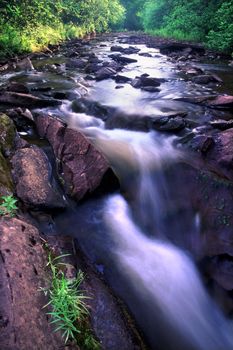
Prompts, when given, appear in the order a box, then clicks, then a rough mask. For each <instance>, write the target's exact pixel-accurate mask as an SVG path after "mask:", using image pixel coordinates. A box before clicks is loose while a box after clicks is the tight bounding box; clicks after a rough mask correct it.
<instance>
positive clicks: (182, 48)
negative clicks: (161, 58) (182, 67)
mask: <svg viewBox="0 0 233 350" xmlns="http://www.w3.org/2000/svg"><path fill="white" fill-rule="evenodd" d="M160 52H161V53H162V54H163V55H169V54H171V53H179V54H181V55H184V54H185V55H190V54H198V55H204V53H205V49H204V47H203V46H200V45H192V44H186V43H168V44H162V45H161V46H160Z"/></svg>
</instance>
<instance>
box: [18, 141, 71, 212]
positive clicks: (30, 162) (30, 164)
mask: <svg viewBox="0 0 233 350" xmlns="http://www.w3.org/2000/svg"><path fill="white" fill-rule="evenodd" d="M11 164H12V176H13V180H14V183H15V185H16V193H17V196H18V197H19V198H20V199H21V200H22V201H23V202H24V204H25V205H26V206H27V207H30V208H33V209H55V208H64V207H65V203H64V200H63V198H62V195H61V194H60V193H58V191H57V190H56V189H55V188H54V187H53V186H52V183H51V182H53V180H52V181H51V179H52V175H51V169H50V165H49V162H48V159H47V157H46V155H45V153H44V152H43V151H42V150H41V149H40V148H39V147H37V146H32V147H30V148H24V149H19V150H17V151H16V152H15V154H14V156H13V158H12V160H11Z"/></svg>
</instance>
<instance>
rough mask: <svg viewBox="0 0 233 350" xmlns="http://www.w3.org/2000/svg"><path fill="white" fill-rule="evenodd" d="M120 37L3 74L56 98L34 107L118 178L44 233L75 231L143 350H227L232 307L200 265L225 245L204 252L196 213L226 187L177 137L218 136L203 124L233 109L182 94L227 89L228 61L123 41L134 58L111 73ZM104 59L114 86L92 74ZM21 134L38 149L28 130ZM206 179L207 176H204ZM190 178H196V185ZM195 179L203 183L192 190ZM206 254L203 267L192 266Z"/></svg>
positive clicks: (230, 83) (232, 345) (201, 215)
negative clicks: (82, 141) (180, 56)
mask: <svg viewBox="0 0 233 350" xmlns="http://www.w3.org/2000/svg"><path fill="white" fill-rule="evenodd" d="M129 38H130V37H129V36H128V35H127V34H121V35H115V36H114V35H105V36H102V37H97V38H96V39H93V40H92V41H90V42H84V43H83V44H82V50H81V54H80V55H79V58H78V59H74V58H73V56H72V55H71V54H72V53H73V54H74V49H73V48H72V50H73V51H69V47H68V48H67V47H64V48H63V47H61V49H60V51H59V53H58V54H57V55H56V57H44V56H41V57H40V56H38V57H34V58H33V57H32V64H33V66H34V68H35V70H33V71H28V72H22V71H20V72H18V73H15V74H8V75H7V74H6V75H5V76H3V77H2V80H1V83H2V84H6V82H9V81H10V82H12V81H14V82H16V83H20V84H24V85H26V86H27V87H28V88H29V89H30V91H31V92H32V91H33V93H34V95H36V96H38V97H46V98H55V99H61V100H62V103H61V104H60V106H58V107H57V106H56V107H47V108H43V109H35V110H34V113H35V114H44V115H52V116H57V117H59V118H61V119H62V120H63V121H65V122H66V123H67V124H68V126H69V127H71V128H74V129H78V130H80V131H81V132H82V133H83V134H84V135H85V136H86V137H87V138H88V139H89V140H90V141H91V143H92V144H93V145H94V146H95V147H96V148H97V149H98V150H100V151H101V152H102V154H104V155H105V157H106V158H107V160H108V161H109V163H110V165H111V168H112V169H113V171H114V173H115V175H116V176H117V178H118V180H119V187H118V189H117V190H114V191H113V193H103V194H97V195H96V196H92V197H90V198H87V199H86V200H84V201H81V202H80V203H78V204H77V203H74V202H70V206H69V208H68V209H66V210H65V211H64V212H61V213H57V214H56V213H54V215H53V223H52V226H53V227H52V228H51V223H50V224H48V227H47V233H49V234H53V232H58V233H60V234H64V233H65V234H66V235H71V236H72V237H75V239H76V240H77V245H78V246H79V247H80V248H81V250H82V251H83V253H84V254H85V256H86V257H87V259H88V261H90V262H91V264H92V266H93V268H94V269H95V270H96V271H97V272H98V273H99V274H100V275H101V276H102V277H103V278H104V279H105V281H106V282H107V283H108V284H109V285H110V286H111V288H112V289H113V291H114V293H115V294H116V295H117V296H118V297H119V298H121V299H122V300H123V302H124V303H125V304H126V305H127V307H128V309H129V311H130V313H131V314H132V316H133V317H134V318H135V320H136V324H137V325H138V327H139V329H140V330H141V331H142V333H143V335H144V337H145V340H146V342H147V343H148V345H149V348H150V349H153V350H165V349H166V350H207V349H208V350H231V349H233V327H232V321H231V320H230V319H229V317H228V316H229V314H230V312H231V311H232V309H231V308H229V310H230V311H229V310H226V309H225V310H224V306H223V304H224V302H222V303H221V301H220V302H219V300H217V298H215V297H216V295H215V294H214V292H213V289H214V288H212V289H211V283H212V284H213V283H217V284H218V282H219V279H218V278H217V277H216V278H214V277H213V275H214V274H213V275H210V274H209V275H208V273H209V272H208V271H207V272H206V269H207V267H208V266H209V264H210V265H211V264H212V265H213V263H212V260H211V259H212V257H213V259H215V260H216V259H217V258H216V257H221V258H222V257H224V259H225V260H224V261H226V260H227V261H228V262H229V261H231V260H230V259H231V252H229V251H226V252H225V251H224V249H225V248H222V251H218V249H217V248H216V249H215V250H214V249H213V251H211V249H210V250H208V249H209V247H212V246H213V245H214V244H212V241H211V239H212V236H211V238H210V240H209V238H208V237H209V236H208V235H207V233H206V232H208V229H209V226H208V222H206V221H205V220H207V219H209V217H208V213H207V212H208V210H207V209H208V206H209V205H210V207H211V206H214V208H215V204H213V203H212V202H211V201H212V197H214V198H217V197H219V196H220V195H219V193H220V192H221V191H225V187H227V186H228V187H227V188H228V192H227V194H226V196H225V197H224V201H226V197H227V198H228V197H229V201H230V200H231V199H232V193H233V191H232V187H231V186H232V184H231V180H229V179H228V178H227V177H223V178H222V179H221V174H220V175H219V173H218V172H217V171H215V170H214V171H212V167H211V166H209V163H208V159H207V158H205V157H204V160H203V159H201V160H200V159H199V158H200V157H199V153H200V152H199V151H198V152H197V156H196V154H194V153H193V148H194V146H193V144H191V147H190V148H187V147H183V144H184V143H185V142H186V140H193V138H195V137H200V136H201V137H203V136H205V137H206V135H207V134H208V135H207V136H208V137H215V134H216V133H217V132H218V130H214V129H211V126H210V122H212V121H213V120H219V119H221V120H225V121H229V120H231V119H232V118H233V117H232V111H229V110H225V109H218V110H216V109H214V110H213V109H209V108H206V105H203V104H200V103H190V102H189V101H188V102H186V101H185V100H184V99H185V98H191V99H194V100H195V98H199V97H209V96H212V95H219V94H223V93H224V94H229V95H232V94H233V79H232V76H233V67H231V66H229V65H228V64H227V63H228V62H227V61H226V60H221V59H220V58H219V59H217V60H216V59H215V60H213V61H211V60H210V59H209V57H208V56H206V57H202V58H201V59H197V57H195V55H193V57H190V58H189V59H187V60H186V61H182V60H181V61H179V60H178V61H177V59H176V58H174V57H172V56H168V55H165V54H162V53H161V52H160V48H159V47H158V48H153V47H150V45H147V44H146V43H139V44H138V43H135V42H134V41H133V39H132V40H131V41H132V45H133V48H134V50H135V53H130V54H127V53H122V55H123V56H121V57H126V58H129V59H132V62H131V63H128V64H125V65H123V66H122V67H121V68H120V69H121V70H120V71H118V72H117V70H118V69H119V67H117V64H118V63H119V62H118V58H114V57H112V55H119V52H118V51H117V49H116V52H115V50H111V48H114V47H116V46H118V47H119V46H120V48H121V49H120V50H121V52H124V49H125V50H126V49H127V48H129V47H131V46H129V45H130V44H129V41H130V40H129ZM132 51H133V50H132ZM126 52H127V51H126ZM68 56H70V57H68ZM87 57H88V58H89V61H88V62H87V61H86V60H87ZM119 57H120V56H119ZM90 58H92V60H91V59H90ZM103 62H104V63H105V64H106V67H109V68H110V70H111V69H113V70H116V71H115V73H114V74H113V76H115V75H116V74H117V75H120V78H119V80H118V81H119V82H117V80H116V79H115V78H112V76H109V78H107V79H102V78H101V79H95V77H96V76H95V74H96V72H98V69H97V70H95V69H96V68H95V66H93V65H98V64H102V65H103ZM190 62H191V63H190ZM87 63H88V64H89V66H90V67H88V68H89V69H87ZM113 63H114V64H113ZM91 65H92V66H91ZM187 66H189V67H188V68H187ZM102 67H103V66H102ZM191 69H193V70H196V71H197V72H198V70H200V72H202V74H205V75H208V74H212V75H214V76H215V77H216V76H217V77H218V78H216V79H217V80H216V81H214V80H213V81H212V82H210V83H208V84H200V83H196V82H195V80H194V79H191V78H190V77H192V74H193V73H191V72H190V73H187V71H188V70H189V71H191ZM89 71H90V73H88V72H89ZM116 72H117V73H116ZM203 72H205V73H203ZM110 73H111V71H110ZM189 74H190V75H189ZM122 76H123V77H124V78H122ZM137 77H139V78H137ZM140 77H144V78H145V79H146V78H148V77H149V78H150V77H153V78H156V79H157V84H155V80H153V81H149V83H148V84H154V86H152V85H145V86H141V85H140V84H142V80H143V79H144V78H140ZM149 78H148V79H149ZM140 79H141V80H140ZM136 80H137V81H136ZM143 81H144V80H143ZM137 84H139V86H140V87H139V88H138V87H137ZM155 85H156V86H155ZM135 86H136V87H135ZM152 87H153V89H152ZM155 88H157V89H155ZM164 126H165V127H164ZM203 130H204V131H203ZM21 134H22V135H23V137H24V138H25V140H27V141H30V142H31V143H36V144H38V138H37V136H35V134H34V133H33V132H32V130H31V129H29V130H28V131H26V132H25V131H22V133H21ZM183 140H185V141H183ZM185 144H186V143H185ZM42 146H43V145H42ZM212 173H213V174H212ZM210 174H211V175H210ZM212 175H213V179H212V178H211V180H208V178H207V180H206V178H204V176H207V177H208V176H212ZM196 179H197V181H199V185H197V184H196V183H195V184H194V182H195V181H196ZM211 181H212V182H214V181H216V183H217V184H218V186H215V185H213V186H215V189H214V190H213V191H212V190H211V188H210V189H208V186H209V185H210V184H211V183H212V182H211ZM207 183H208V185H207ZM214 184H215V182H214ZM195 186H199V187H198V188H199V189H200V188H202V190H201V191H200V192H201V195H200V196H199V194H198V193H197V190H196V187H195ZM208 191H209V192H210V193H211V194H210V193H209V192H208ZM206 192H208V193H206ZM224 193H225V192H224ZM206 195H208V196H209V197H205V196H206ZM211 196H212V197H211ZM200 198H202V199H203V203H202V202H201V199H200ZM205 198H206V199H205ZM208 200H209V201H210V204H209V205H208ZM218 200H221V199H219V198H218ZM224 203H225V202H224ZM206 208H207V209H206ZM219 210H220V209H219ZM229 213H230V214H229ZM228 214H229V215H231V214H232V212H231V209H229V208H228ZM219 215H220V214H218V217H219ZM221 215H222V216H223V215H225V214H221ZM211 220H212V219H211V218H210V221H211ZM231 220H232V219H231V217H230V218H229V225H230V226H227V225H225V226H224V229H225V228H226V230H227V233H226V234H225V233H224V237H223V240H224V239H229V236H230V233H231V234H232V236H233V233H232V226H231V222H232V221H231ZM217 230H218V231H217V232H220V231H221V230H222V228H221V227H220V226H218V227H217ZM45 231H46V228H45ZM211 232H213V228H212V227H211ZM221 232H222V231H221ZM224 232H225V231H224ZM207 236H208V237H207ZM206 237H207V238H206ZM232 240H233V239H232ZM216 245H217V243H216ZM225 255H227V257H226V256H225ZM206 259H207V260H208V263H207V265H205V268H204V269H202V268H200V265H202V264H203V261H206ZM209 259H210V260H211V261H209ZM215 260H214V261H215ZM229 264H230V263H229ZM212 265H211V266H212ZM206 266H207V267H206ZM207 270H208V269H207ZM210 270H211V268H210ZM211 271H212V270H211ZM230 272H231V271H230ZM206 274H207V275H206ZM210 276H211V277H210ZM214 276H215V275H214ZM230 278H232V277H230ZM216 280H217V282H216ZM213 281H214V282H213ZM212 287H213V286H212ZM219 288H220V287H219ZM221 288H222V286H221ZM221 288H220V289H221ZM223 289H224V288H223ZM221 290H222V289H221ZM230 291H231V289H227V292H226V293H227V298H228V297H229V293H230ZM224 293H225V291H224ZM220 294H221V293H220ZM222 298H223V299H224V298H225V294H224V296H223V297H222ZM214 299H215V300H214ZM220 299H221V298H220ZM224 300H225V299H224ZM227 300H228V299H227ZM218 302H219V304H220V306H219V305H218ZM224 311H225V315H224ZM226 314H227V315H226Z"/></svg>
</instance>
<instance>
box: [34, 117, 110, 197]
mask: <svg viewBox="0 0 233 350" xmlns="http://www.w3.org/2000/svg"><path fill="white" fill-rule="evenodd" d="M36 123H37V127H38V132H39V134H40V136H41V137H43V138H46V139H47V140H48V141H49V143H50V144H51V146H52V148H53V151H54V154H55V156H56V158H57V159H58V160H59V162H60V174H61V175H62V177H63V179H64V186H65V189H66V192H67V193H68V194H69V195H70V196H72V197H73V198H74V199H76V200H80V199H82V198H83V197H84V196H85V195H87V194H88V193H91V192H93V191H94V190H96V189H97V188H98V186H99V185H100V184H101V181H102V180H103V177H104V176H105V174H106V173H107V171H108V170H109V164H108V162H107V160H106V159H105V157H104V156H103V155H102V154H101V153H100V152H99V151H98V150H96V149H95V147H94V146H93V145H92V144H91V143H90V142H89V141H88V139H87V138H86V137H85V136H84V135H83V134H81V133H80V132H79V131H77V130H73V129H70V128H68V127H66V125H64V123H62V122H60V121H59V120H56V119H54V118H52V117H48V116H39V117H37V121H36Z"/></svg>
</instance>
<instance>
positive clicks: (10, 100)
mask: <svg viewBox="0 0 233 350" xmlns="http://www.w3.org/2000/svg"><path fill="white" fill-rule="evenodd" d="M0 103H3V104H7V105H13V106H16V107H26V108H30V109H33V108H43V107H49V106H59V105H60V104H61V101H59V100H52V99H42V98H39V97H35V96H33V95H30V94H22V93H18V92H9V91H3V92H0Z"/></svg>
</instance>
